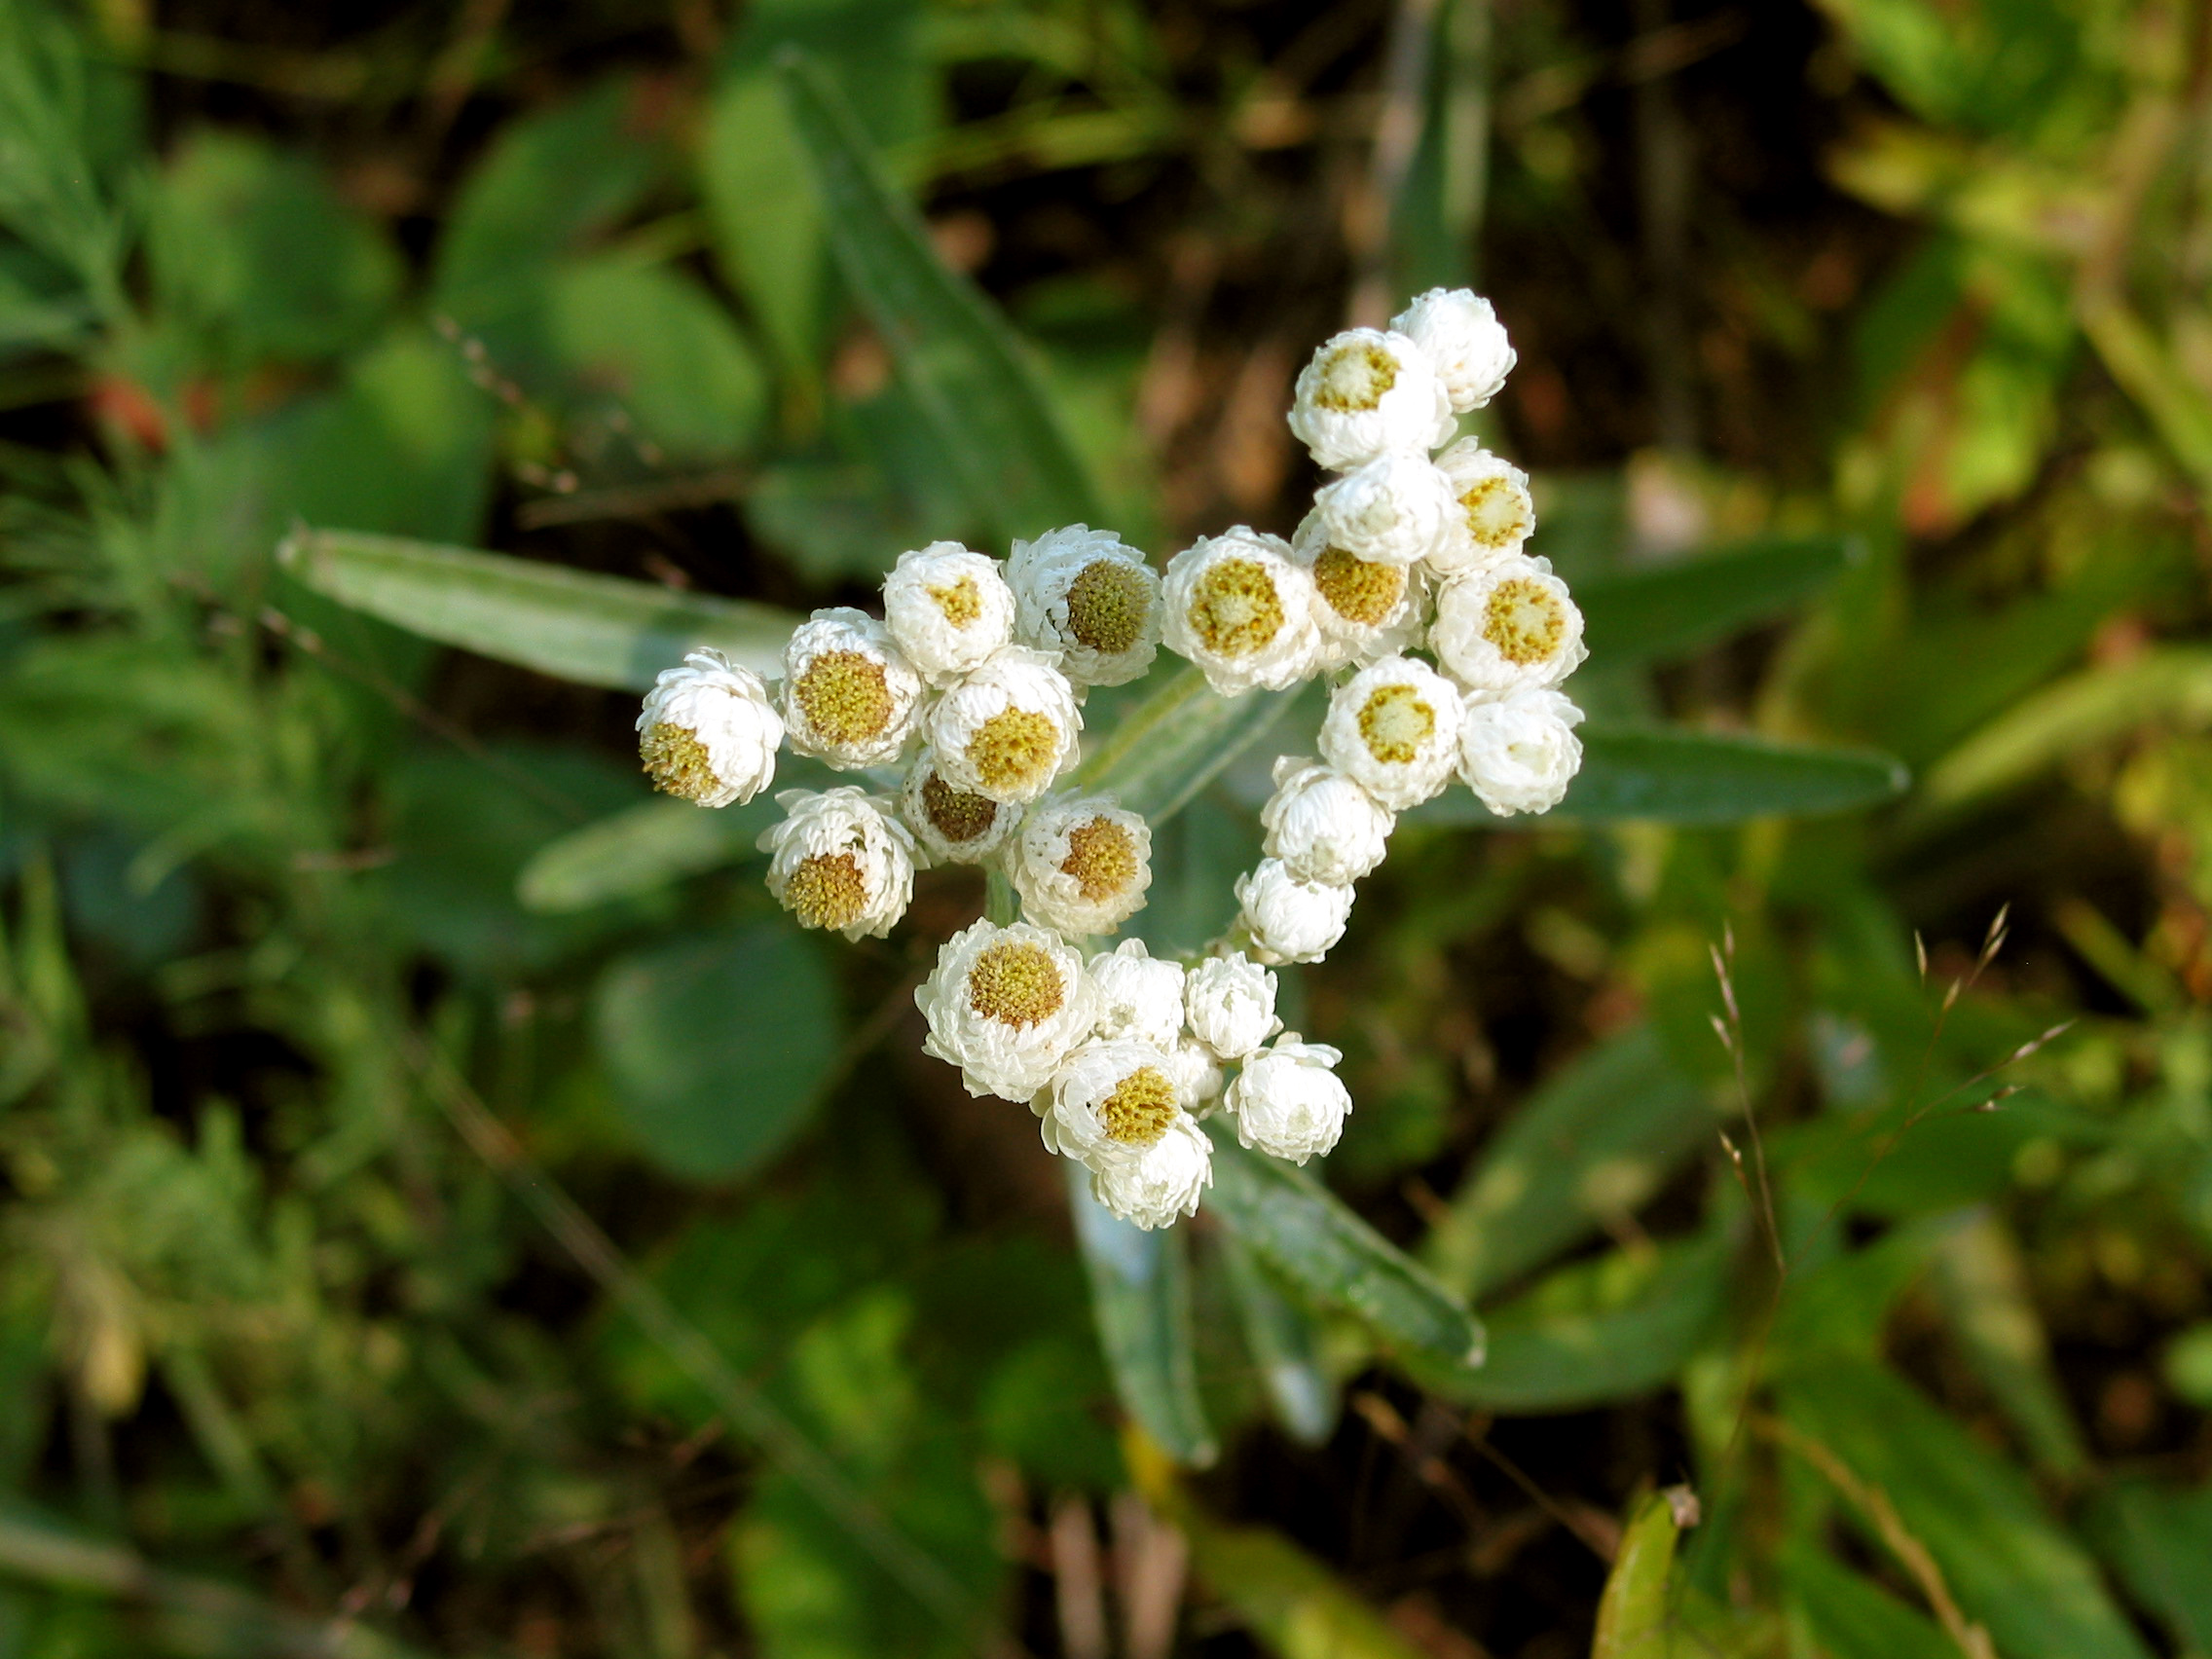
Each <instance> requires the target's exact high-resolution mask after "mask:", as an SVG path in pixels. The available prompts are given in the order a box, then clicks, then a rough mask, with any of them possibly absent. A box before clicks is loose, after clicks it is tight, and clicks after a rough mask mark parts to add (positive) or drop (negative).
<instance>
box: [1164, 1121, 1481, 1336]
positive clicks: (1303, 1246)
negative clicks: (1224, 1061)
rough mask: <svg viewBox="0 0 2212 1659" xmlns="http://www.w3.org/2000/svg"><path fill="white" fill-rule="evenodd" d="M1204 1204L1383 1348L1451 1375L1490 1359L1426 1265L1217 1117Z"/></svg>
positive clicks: (1471, 1322)
mask: <svg viewBox="0 0 2212 1659" xmlns="http://www.w3.org/2000/svg"><path fill="white" fill-rule="evenodd" d="M1205 1127H1206V1132H1207V1133H1208V1134H1209V1135H1211V1136H1212V1137H1213V1149H1214V1150H1213V1186H1212V1187H1211V1188H1210V1189H1209V1190H1208V1191H1207V1194H1206V1198H1205V1207H1206V1210H1207V1212H1208V1213H1209V1214H1211V1215H1212V1216H1214V1217H1215V1218H1216V1219H1217V1220H1218V1221H1220V1223H1221V1224H1222V1226H1224V1227H1225V1228H1227V1229H1228V1230H1229V1231H1230V1232H1232V1233H1234V1234H1235V1235H1236V1236H1237V1238H1239V1239H1240V1240H1242V1242H1243V1243H1244V1244H1246V1245H1247V1246H1249V1247H1250V1249H1251V1250H1252V1252H1253V1254H1254V1255H1256V1256H1258V1257H1259V1258H1260V1260H1261V1261H1263V1262H1265V1263H1266V1264H1267V1265H1268V1266H1269V1267H1271V1268H1272V1269H1273V1270H1274V1271H1275V1272H1277V1273H1279V1274H1281V1275H1282V1277H1283V1278H1284V1280H1286V1281H1287V1282H1288V1283H1290V1284H1291V1285H1293V1286H1295V1287H1296V1288H1297V1289H1298V1290H1300V1291H1301V1292H1303V1293H1304V1294H1305V1295H1306V1296H1307V1297H1308V1298H1309V1299H1310V1300H1311V1301H1313V1302H1316V1303H1319V1304H1321V1305H1322V1306H1324V1307H1329V1308H1339V1309H1344V1310H1345V1311H1346V1312H1347V1313H1350V1314H1352V1315H1354V1316H1355V1317H1357V1318H1358V1319H1359V1320H1360V1321H1361V1322H1362V1323H1363V1324H1365V1325H1366V1326H1367V1327H1368V1329H1369V1330H1370V1331H1371V1332H1372V1333H1374V1335H1375V1336H1376V1337H1378V1338H1379V1339H1380V1340H1381V1341H1383V1343H1385V1344H1387V1345H1389V1346H1391V1347H1393V1348H1395V1349H1398V1350H1400V1351H1402V1352H1404V1353H1406V1354H1408V1355H1410V1356H1419V1357H1420V1358H1422V1359H1425V1360H1427V1361H1428V1362H1430V1363H1431V1364H1432V1365H1436V1366H1438V1367H1441V1368H1443V1369H1446V1370H1448V1371H1450V1370H1456V1371H1464V1370H1468V1369H1471V1368H1472V1367H1474V1366H1477V1365H1480V1364H1481V1363H1482V1359H1483V1328H1482V1325H1481V1324H1480V1323H1479V1322H1478V1321H1477V1320H1476V1318H1475V1316H1474V1315H1473V1314H1472V1313H1470V1312H1468V1311H1467V1309H1466V1308H1465V1306H1464V1305H1462V1304H1461V1303H1460V1302H1459V1300H1458V1299H1457V1298H1456V1297H1455V1296H1454V1295H1453V1294H1452V1293H1451V1292H1450V1291H1448V1290H1446V1289H1445V1288H1444V1287H1443V1286H1442V1285H1440V1284H1438V1283H1437V1282H1436V1280H1435V1279H1434V1278H1432V1277H1431V1276H1430V1275H1429V1272H1428V1271H1427V1270H1426V1269H1425V1268H1423V1267H1421V1266H1420V1264H1419V1263H1418V1262H1416V1261H1414V1260H1413V1259H1412V1258H1411V1257H1409V1256H1408V1255H1406V1254H1405V1252H1403V1251H1402V1250H1400V1249H1399V1248H1398V1247H1397V1246H1396V1245H1395V1244H1392V1243H1391V1242H1390V1241H1389V1240H1388V1239H1387V1238H1384V1237H1383V1235H1381V1234H1380V1233H1377V1232H1376V1231H1375V1230H1374V1229H1373V1228H1372V1227H1370V1226H1368V1225H1367V1223H1366V1222H1364V1221H1362V1220H1360V1219H1359V1217H1358V1216H1356V1215H1354V1214H1353V1213H1352V1212H1351V1210H1350V1209H1349V1208H1347V1207H1346V1204H1345V1203H1344V1201H1343V1200H1342V1199H1340V1198H1337V1197H1336V1195H1335V1194H1333V1193H1331V1192H1330V1191H1329V1190H1328V1189H1327V1188H1326V1187H1324V1186H1322V1185H1321V1183H1320V1182H1318V1181H1316V1180H1315V1179H1314V1178H1313V1177H1312V1176H1311V1175H1309V1174H1308V1173H1307V1172H1306V1171H1305V1170H1303V1169H1300V1168H1296V1167H1294V1166H1293V1165H1291V1164H1288V1163H1285V1162H1283V1161H1281V1160H1280V1159H1274V1158H1268V1157H1265V1156H1263V1155H1262V1154H1260V1153H1256V1152H1249V1151H1247V1150H1245V1148H1243V1147H1241V1146H1239V1145H1238V1144H1237V1141H1236V1134H1235V1130H1234V1129H1233V1128H1231V1127H1230V1126H1229V1125H1227V1124H1224V1123H1222V1121H1221V1120H1220V1119H1218V1118H1216V1119H1214V1120H1212V1121H1211V1122H1209V1123H1208V1124H1206V1125H1205Z"/></svg>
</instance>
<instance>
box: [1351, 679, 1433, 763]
mask: <svg viewBox="0 0 2212 1659" xmlns="http://www.w3.org/2000/svg"><path fill="white" fill-rule="evenodd" d="M1435 735H1436V711H1435V710H1434V709H1432V708H1430V707H1429V706H1428V701H1427V699H1426V698H1424V697H1422V696H1421V694H1420V693H1419V691H1418V690H1416V689H1415V688H1414V687H1413V686H1411V685H1378V686H1377V687H1376V688H1375V689H1374V690H1373V691H1370V692H1369V693H1368V694H1367V701H1366V703H1365V704H1363V705H1362V706H1361V708H1360V711H1359V736H1360V741H1361V742H1363V743H1365V744H1366V745H1367V752H1368V754H1370V755H1372V756H1375V758H1376V759H1378V760H1380V761H1382V762H1383V763H1384V764H1385V765H1390V766H1408V765H1411V764H1412V763H1413V761H1414V760H1415V758H1416V757H1417V756H1419V754H1420V752H1421V749H1422V748H1423V747H1424V746H1425V745H1426V744H1427V742H1428V740H1429V739H1430V738H1432V737H1434V736H1435Z"/></svg>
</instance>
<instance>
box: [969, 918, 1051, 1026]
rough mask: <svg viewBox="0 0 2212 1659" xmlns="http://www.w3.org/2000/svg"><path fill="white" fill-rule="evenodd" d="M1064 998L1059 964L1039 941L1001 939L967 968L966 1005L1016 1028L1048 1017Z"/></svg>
mask: <svg viewBox="0 0 2212 1659" xmlns="http://www.w3.org/2000/svg"><path fill="white" fill-rule="evenodd" d="M1066 1001H1067V985H1066V983H1065V982H1064V981H1063V980H1062V979H1061V977H1060V969H1059V965H1058V964H1057V963H1055V962H1054V961H1053V960H1052V958H1051V953H1050V952H1048V951H1047V950H1046V949H1045V947H1044V946H1043V945H1041V944H1027V943H1024V942H1023V941H1022V940H1011V939H1010V940H999V941H998V942H997V943H996V944H992V945H987V946H985V947H984V949H983V953H982V954H981V955H980V956H978V957H977V958H976V966H975V967H973V968H971V969H970V970H969V971H968V1006H969V1007H970V1008H971V1009H973V1010H974V1011H975V1012H976V1013H977V1014H981V1015H982V1016H983V1017H984V1018H985V1019H995V1020H997V1021H998V1022H999V1023H1000V1024H1002V1025H1012V1026H1014V1027H1015V1028H1016V1029H1017V1030H1018V1029H1026V1028H1027V1027H1029V1026H1032V1025H1036V1024H1039V1023H1041V1022H1042V1021H1044V1020H1048V1019H1050V1018H1051V1017H1052V1015H1053V1014H1057V1013H1059V1012H1060V1005H1061V1004H1062V1003H1064V1002H1066Z"/></svg>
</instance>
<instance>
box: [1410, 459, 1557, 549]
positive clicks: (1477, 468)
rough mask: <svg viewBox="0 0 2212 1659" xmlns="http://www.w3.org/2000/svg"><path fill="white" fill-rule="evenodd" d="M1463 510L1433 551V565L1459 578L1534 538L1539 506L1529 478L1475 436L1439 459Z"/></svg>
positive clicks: (1439, 539) (1437, 466) (1440, 537)
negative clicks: (1532, 536)
mask: <svg viewBox="0 0 2212 1659" xmlns="http://www.w3.org/2000/svg"><path fill="white" fill-rule="evenodd" d="M1436 469H1437V470H1438V471H1439V472H1441V473H1443V474H1444V476H1445V478H1446V479H1447V480H1448V481H1449V484H1450V488H1451V491H1452V497H1453V499H1454V500H1456V502H1457V503H1458V510H1457V511H1456V513H1455V514H1454V515H1453V519H1452V522H1451V524H1450V526H1449V527H1448V528H1447V531H1446V533H1445V534H1444V535H1441V536H1439V537H1438V538H1437V540H1436V544H1435V545H1434V546H1433V547H1432V548H1431V549H1430V550H1429V555H1428V567H1429V569H1430V570H1432V571H1436V572H1437V573H1438V574H1439V575H1454V574H1456V573H1458V572H1459V571H1472V570H1478V569H1480V568H1481V567H1483V566H1485V565H1491V564H1494V563H1496V562H1497V561H1498V560H1500V559H1502V558H1505V557H1506V556H1507V555H1508V554H1512V553H1518V552H1520V551H1521V544H1522V543H1523V542H1525V541H1527V540H1528V539H1529V537H1530V535H1533V534H1535V529H1536V503H1535V500H1534V498H1531V497H1530V494H1529V475H1528V474H1527V473H1526V472H1524V471H1522V470H1521V469H1520V468H1519V467H1518V466H1515V465H1514V464H1513V463H1512V462H1511V461H1507V460H1505V459H1504V458H1502V457H1500V456H1494V455H1493V454H1491V453H1490V451H1488V450H1486V449H1484V448H1483V446H1482V445H1481V444H1479V443H1477V442H1476V441H1475V440H1474V439H1473V438H1461V439H1460V440H1459V441H1458V442H1457V443H1456V444H1454V445H1453V446H1452V447H1451V448H1450V449H1448V450H1446V451H1445V452H1444V453H1443V454H1442V455H1440V456H1438V457H1437V458H1436Z"/></svg>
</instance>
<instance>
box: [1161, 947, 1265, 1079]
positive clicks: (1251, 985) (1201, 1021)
mask: <svg viewBox="0 0 2212 1659" xmlns="http://www.w3.org/2000/svg"><path fill="white" fill-rule="evenodd" d="M1183 1010H1184V1013H1185V1014H1186V1016H1187V1017H1188V1018H1189V1020H1190V1022H1191V1032H1192V1034H1193V1035H1194V1036H1196V1037H1197V1038H1198V1041H1199V1042H1200V1043H1203V1044H1204V1045H1205V1046H1206V1049H1207V1050H1208V1051H1210V1052H1211V1053H1212V1054H1213V1055H1214V1057H1215V1058H1217V1059H1223V1060H1240V1059H1242V1058H1243V1057H1244V1056H1245V1055H1246V1054H1249V1053H1250V1052H1251V1051H1253V1050H1254V1049H1257V1048H1258V1047H1259V1046H1260V1045H1261V1044H1262V1043H1265V1042H1266V1041H1267V1040H1268V1039H1269V1038H1270V1037H1272V1035H1274V1033H1275V1032H1277V1031H1279V1030H1281V1029H1282V1021H1281V1020H1279V1019H1277V1018H1276V1017H1275V977H1274V976H1273V975H1272V974H1271V973H1269V972H1268V971H1267V970H1266V969H1265V968H1263V967H1261V966H1260V965H1259V964H1258V963H1257V962H1254V961H1252V960H1251V959H1250V958H1249V957H1247V956H1245V954H1244V953H1243V952H1242V951H1235V952H1234V953H1232V954H1230V955H1228V956H1209V957H1208V958H1206V960H1205V961H1203V962H1201V963H1199V964H1198V966H1197V967H1195V968H1193V969H1192V970H1191V971H1190V973H1189V974H1187V975H1186V976H1185V977H1184V979H1183Z"/></svg>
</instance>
